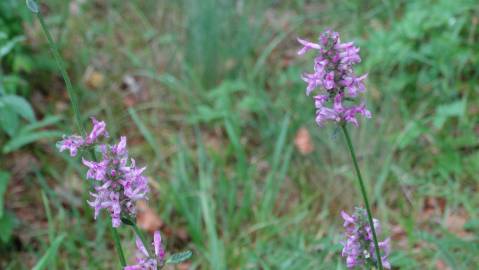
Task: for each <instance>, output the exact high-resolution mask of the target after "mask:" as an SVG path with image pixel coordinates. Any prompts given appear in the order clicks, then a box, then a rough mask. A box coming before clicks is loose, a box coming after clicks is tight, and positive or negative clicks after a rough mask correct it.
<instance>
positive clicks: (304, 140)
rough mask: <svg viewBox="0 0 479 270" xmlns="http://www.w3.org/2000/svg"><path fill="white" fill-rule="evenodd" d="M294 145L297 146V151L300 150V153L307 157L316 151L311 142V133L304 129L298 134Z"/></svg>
mask: <svg viewBox="0 0 479 270" xmlns="http://www.w3.org/2000/svg"><path fill="white" fill-rule="evenodd" d="M294 144H295V145H296V149H298V151H299V152H300V153H301V154H303V155H307V154H309V153H311V152H313V151H314V145H313V142H312V141H311V136H310V135H309V131H308V130H307V129H306V128H304V127H302V128H300V129H299V130H298V132H297V133H296V137H295V138H294Z"/></svg>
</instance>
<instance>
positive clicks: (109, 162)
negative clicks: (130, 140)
mask: <svg viewBox="0 0 479 270" xmlns="http://www.w3.org/2000/svg"><path fill="white" fill-rule="evenodd" d="M92 122H93V128H92V131H91V132H90V133H89V134H88V135H87V136H86V138H83V137H81V136H78V135H72V136H69V137H64V139H63V140H62V141H60V142H59V143H58V148H59V151H60V152H61V151H64V150H67V149H68V150H69V151H70V155H71V156H75V155H76V154H77V152H78V150H79V149H81V148H85V147H91V146H93V145H94V144H97V141H98V139H99V138H100V137H105V138H106V137H108V132H107V131H106V124H105V122H103V121H98V120H96V119H95V118H92ZM97 145H98V146H99V149H100V151H101V153H102V158H101V160H100V161H98V162H96V161H91V160H87V159H85V158H82V162H83V165H85V166H86V167H87V168H88V171H87V174H86V178H87V179H91V180H94V181H98V184H97V185H95V186H94V190H93V191H92V192H90V195H91V200H89V201H88V204H89V205H90V206H91V207H92V208H93V209H94V218H95V219H96V218H97V217H98V215H99V214H100V211H101V210H102V209H106V210H107V211H108V212H110V215H111V220H112V226H113V227H119V226H120V225H121V217H122V216H127V217H134V216H135V215H136V201H138V200H147V199H148V197H147V195H148V192H149V187H148V179H147V178H146V177H145V176H144V175H143V172H144V170H145V167H143V168H138V167H136V162H135V160H134V159H129V158H128V150H127V143H126V137H124V136H122V137H121V138H120V141H119V142H118V143H117V144H114V145H107V144H97Z"/></svg>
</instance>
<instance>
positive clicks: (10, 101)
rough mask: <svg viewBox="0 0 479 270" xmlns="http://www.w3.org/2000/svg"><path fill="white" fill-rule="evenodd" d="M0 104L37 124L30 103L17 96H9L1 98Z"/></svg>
mask: <svg viewBox="0 0 479 270" xmlns="http://www.w3.org/2000/svg"><path fill="white" fill-rule="evenodd" d="M0 102H1V103H3V104H4V105H5V106H7V107H10V108H11V109H12V110H13V111H15V112H16V113H17V114H19V115H20V116H22V117H23V118H25V119H27V120H28V121H30V122H35V121H36V120H35V113H34V112H33V109H32V106H31V105H30V103H28V101H27V100H26V99H25V98H23V97H21V96H15V95H8V96H4V97H2V98H0Z"/></svg>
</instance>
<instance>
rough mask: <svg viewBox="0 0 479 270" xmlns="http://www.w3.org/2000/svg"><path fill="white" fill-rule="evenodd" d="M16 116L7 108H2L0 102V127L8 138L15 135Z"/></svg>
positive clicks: (16, 126)
mask: <svg viewBox="0 0 479 270" xmlns="http://www.w3.org/2000/svg"><path fill="white" fill-rule="evenodd" d="M18 120H19V119H18V115H17V114H16V113H15V112H14V111H13V110H12V109H11V108H10V107H7V106H3V107H2V104H1V100H0V127H1V128H2V129H3V130H4V131H5V132H6V133H7V134H8V135H9V136H10V137H12V136H13V135H15V133H16V131H17V128H18Z"/></svg>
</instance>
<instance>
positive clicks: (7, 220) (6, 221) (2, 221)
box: [0, 212, 15, 243]
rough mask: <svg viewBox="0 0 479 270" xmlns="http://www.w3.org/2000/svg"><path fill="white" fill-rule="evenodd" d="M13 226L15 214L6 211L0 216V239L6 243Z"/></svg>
mask: <svg viewBox="0 0 479 270" xmlns="http://www.w3.org/2000/svg"><path fill="white" fill-rule="evenodd" d="M14 227H15V216H14V215H13V214H11V213H9V212H6V213H5V215H3V217H1V218H0V232H1V233H0V240H2V242H3V243H7V242H8V240H10V237H11V236H12V232H13V228H14Z"/></svg>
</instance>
